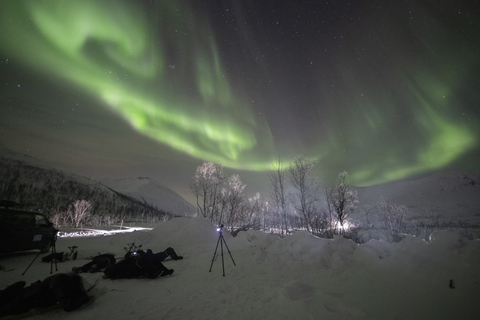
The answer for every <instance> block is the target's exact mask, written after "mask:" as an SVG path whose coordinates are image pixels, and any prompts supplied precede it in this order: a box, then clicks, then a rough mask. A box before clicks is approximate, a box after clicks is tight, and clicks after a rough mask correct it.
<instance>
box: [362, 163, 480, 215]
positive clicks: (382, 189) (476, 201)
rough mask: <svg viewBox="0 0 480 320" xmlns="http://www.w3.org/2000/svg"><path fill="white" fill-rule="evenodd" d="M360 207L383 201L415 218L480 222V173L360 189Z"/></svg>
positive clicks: (427, 178) (434, 176) (449, 175)
mask: <svg viewBox="0 0 480 320" xmlns="http://www.w3.org/2000/svg"><path fill="white" fill-rule="evenodd" d="M356 189H357V191H358V195H359V200H360V205H362V204H369V205H375V204H376V203H377V202H378V201H379V200H380V197H382V196H383V197H385V198H386V199H388V201H390V202H393V203H396V204H400V205H406V206H407V207H408V208H409V209H410V211H411V213H412V216H413V217H415V216H417V217H418V216H421V215H425V214H427V215H436V214H438V215H439V216H441V217H442V218H444V219H447V220H452V221H458V220H462V221H471V222H475V223H479V222H480V173H478V172H477V173H448V174H433V175H431V176H428V177H424V178H420V179H416V180H410V181H397V182H390V183H385V184H381V185H375V186H370V187H360V188H356Z"/></svg>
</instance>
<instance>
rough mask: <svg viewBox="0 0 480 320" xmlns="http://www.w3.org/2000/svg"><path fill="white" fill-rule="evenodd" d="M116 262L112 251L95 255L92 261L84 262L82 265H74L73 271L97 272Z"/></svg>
mask: <svg viewBox="0 0 480 320" xmlns="http://www.w3.org/2000/svg"><path fill="white" fill-rule="evenodd" d="M115 262H116V260H115V256H114V255H113V254H112V253H104V254H100V255H98V256H96V257H93V259H92V261H91V262H89V263H87V264H84V265H83V266H81V267H73V268H72V271H73V272H74V273H82V272H97V271H101V270H103V269H105V268H107V267H109V266H111V265H114V264H115Z"/></svg>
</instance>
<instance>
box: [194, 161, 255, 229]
mask: <svg viewBox="0 0 480 320" xmlns="http://www.w3.org/2000/svg"><path fill="white" fill-rule="evenodd" d="M245 186H246V185H245V184H244V183H243V182H242V180H241V179H240V176H239V175H238V174H233V175H231V176H230V177H228V178H227V177H226V176H225V174H224V168H223V166H222V165H219V164H216V163H213V162H204V163H203V164H202V165H201V166H199V167H198V168H197V170H196V172H195V175H194V177H193V179H192V183H191V184H190V188H191V190H192V192H193V194H194V195H195V197H196V201H197V209H198V211H199V213H200V214H202V215H203V216H204V217H206V218H208V219H210V221H212V222H214V223H215V224H218V225H221V224H223V225H224V227H225V228H226V229H227V230H228V231H229V232H231V233H234V234H236V233H237V232H239V231H240V230H247V229H250V228H255V227H258V225H259V220H258V212H259V198H260V195H259V194H257V195H256V196H255V197H253V198H250V199H247V198H246V197H245V195H244V193H243V191H244V189H245Z"/></svg>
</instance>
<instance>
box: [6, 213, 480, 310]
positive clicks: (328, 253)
mask: <svg viewBox="0 0 480 320" xmlns="http://www.w3.org/2000/svg"><path fill="white" fill-rule="evenodd" d="M151 227H153V228H154V229H153V230H136V231H134V232H129V233H117V234H115V235H111V236H94V237H75V238H74V237H61V238H59V239H58V241H57V247H56V248H57V251H58V252H61V251H68V247H71V246H74V245H76V246H78V252H79V256H78V259H77V260H75V261H72V260H69V261H66V262H63V263H58V271H55V270H54V273H55V272H59V273H60V272H69V271H70V270H71V269H72V267H74V266H80V265H82V264H84V263H86V262H88V260H86V257H89V256H93V255H96V254H98V253H103V252H114V253H115V254H116V255H117V257H119V258H121V257H123V255H124V252H125V251H124V250H123V248H124V247H126V246H127V244H129V243H135V244H137V245H140V244H141V245H142V247H143V248H145V249H146V248H151V249H152V250H153V251H161V250H164V249H165V248H167V247H169V246H171V247H173V248H174V249H175V250H176V251H177V253H178V254H180V255H183V256H184V259H183V260H179V261H173V260H167V261H166V262H165V265H166V266H167V267H168V268H173V269H174V270H175V272H174V274H173V275H171V276H167V277H159V278H157V279H154V280H150V279H134V280H108V279H103V278H102V274H101V273H92V274H90V273H87V274H82V277H83V278H84V281H85V285H86V287H87V288H88V289H90V291H89V295H90V296H91V301H90V302H89V303H88V304H87V305H84V306H82V307H81V308H80V309H78V310H75V311H73V312H70V313H67V312H65V311H63V310H62V309H61V308H54V309H49V310H33V311H31V312H29V313H27V314H24V315H22V318H29V319H93V318H96V319H127V318H128V319H242V320H244V319H478V317H479V309H478V301H480V273H479V272H478V269H479V267H480V242H479V241H476V240H467V239H465V238H462V236H461V235H460V234H458V233H456V232H451V231H441V232H437V233H435V234H434V235H433V236H432V241H431V243H427V242H425V241H423V240H421V239H418V238H414V237H406V238H405V239H403V240H402V241H401V242H398V243H388V242H384V241H378V240H372V241H369V242H368V243H366V244H361V245H357V244H355V243H353V242H352V241H350V240H346V239H343V238H336V239H334V240H327V239H319V238H315V237H313V236H312V235H310V234H307V233H305V232H297V233H295V234H294V235H292V236H289V237H286V238H279V237H277V236H272V235H268V234H264V233H261V232H256V231H248V232H241V233H240V234H239V235H238V236H237V237H235V238H233V237H231V236H230V235H229V234H228V233H224V234H223V235H224V237H225V240H226V243H227V245H228V249H229V250H230V253H231V257H230V254H229V252H228V250H227V248H226V247H224V252H223V253H224V254H223V261H224V263H225V276H222V257H221V256H217V257H216V258H215V260H214V261H213V265H212V258H213V254H214V251H215V248H216V245H217V242H218V239H219V234H218V233H217V231H216V229H215V227H214V226H212V225H211V224H210V223H209V222H208V221H206V220H204V219H203V218H200V217H197V218H176V219H173V220H171V221H168V222H166V223H163V224H159V225H152V226H151ZM219 253H220V247H219V248H218V251H217V254H219ZM35 255H36V252H23V253H16V254H13V255H7V256H2V257H1V258H0V259H1V260H0V264H1V265H2V266H4V267H5V270H3V271H0V274H1V277H0V289H3V288H5V287H6V286H8V285H10V284H12V283H13V282H15V281H18V280H25V281H27V283H31V282H34V281H36V280H42V279H44V278H46V277H48V276H50V267H51V265H50V263H44V262H41V259H40V257H41V256H43V255H41V256H40V257H39V258H37V260H35V262H34V263H33V265H32V266H31V267H30V269H29V270H28V271H27V272H26V274H25V275H23V276H22V273H23V272H24V271H25V269H26V267H27V266H28V265H29V264H30V262H31V261H32V259H33V258H34V257H35ZM232 258H233V260H232ZM233 262H235V264H236V265H234V263H233ZM211 266H212V271H211V272H209V269H210V267H211ZM451 282H452V284H453V286H454V287H453V288H451V287H450V283H451Z"/></svg>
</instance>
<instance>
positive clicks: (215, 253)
mask: <svg viewBox="0 0 480 320" xmlns="http://www.w3.org/2000/svg"><path fill="white" fill-rule="evenodd" d="M219 242H220V237H219V238H218V241H217V246H216V247H215V252H214V253H213V258H212V264H211V265H210V270H209V271H208V272H212V266H213V261H214V260H215V256H216V255H217V249H218V243H219Z"/></svg>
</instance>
